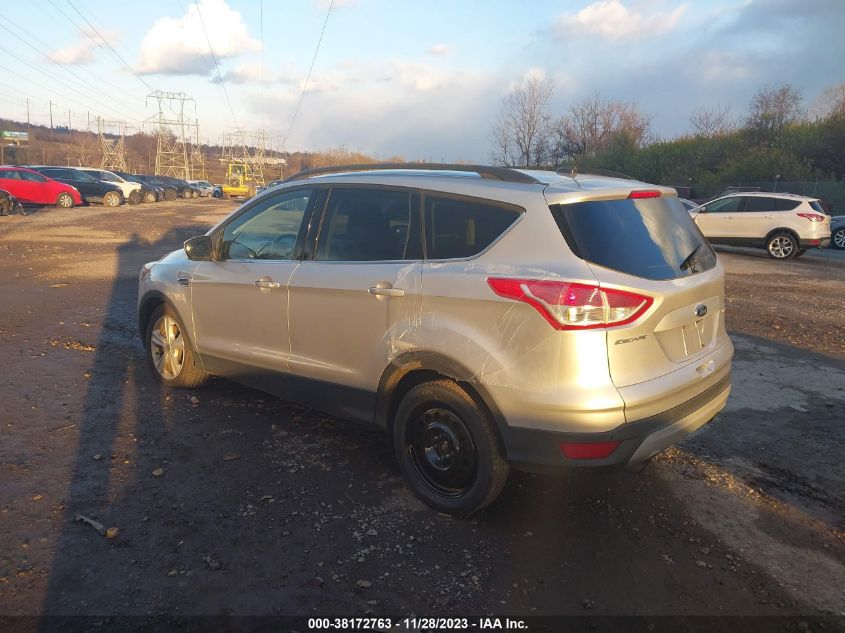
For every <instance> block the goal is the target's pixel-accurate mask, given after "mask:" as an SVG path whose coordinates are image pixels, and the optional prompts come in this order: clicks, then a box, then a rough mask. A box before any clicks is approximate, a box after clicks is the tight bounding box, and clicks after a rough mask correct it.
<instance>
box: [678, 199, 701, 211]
mask: <svg viewBox="0 0 845 633" xmlns="http://www.w3.org/2000/svg"><path fill="white" fill-rule="evenodd" d="M678 200H680V201H681V204H682V205H684V209H686V210H687V211H689V212H692V211H693V210H694V209H697V208H698V207H699V206H700V205H699V204H698V203H697V202H693V201H692V200H687V199H686V198H678Z"/></svg>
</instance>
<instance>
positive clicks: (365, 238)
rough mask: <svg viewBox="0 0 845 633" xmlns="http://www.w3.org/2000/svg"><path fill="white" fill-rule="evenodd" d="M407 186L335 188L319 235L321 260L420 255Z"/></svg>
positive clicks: (373, 258)
mask: <svg viewBox="0 0 845 633" xmlns="http://www.w3.org/2000/svg"><path fill="white" fill-rule="evenodd" d="M411 206H412V192H411V191H410V190H407V189H379V188H369V187H334V188H332V190H331V193H330V194H329V200H328V203H327V205H326V211H325V214H324V217H323V221H322V224H321V226H320V234H319V237H318V238H317V251H316V257H315V259H317V261H349V262H371V261H397V260H399V261H401V260H412V259H419V258H420V244H419V230H418V222H417V223H416V224H417V227H416V230H414V223H412V222H411V216H412V208H411Z"/></svg>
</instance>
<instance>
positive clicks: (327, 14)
mask: <svg viewBox="0 0 845 633" xmlns="http://www.w3.org/2000/svg"><path fill="white" fill-rule="evenodd" d="M333 6H334V0H331V2H329V9H328V11H326V19H325V20H324V21H323V29H322V30H321V31H320V37H319V39H318V40H317V47H316V48H315V49H314V57H312V58H311V66H310V67H309V68H308V74H307V75H306V76H305V83H304V84H303V85H302V92H300V93H299V101H297V102H296V110H294V111H293V117H292V118H291V120H290V126H289V127H288V131H287V134H285V138H284V139H282V147H281V149H282V150H284V149H285V145H286V144H287V142H288V137H289V136H290V133H291V130H293V125H294V123H296V116H297V115H298V114H299V108H300V106H301V105H302V98H303V97H304V96H305V91H306V90H307V89H308V82H309V81H310V80H311V71H312V70H314V63H315V62H316V61H317V53H319V52H320V44H321V43H322V42H323V34H324V33H325V32H326V25H327V24H328V23H329V16H330V15H331V14H332V7H333Z"/></svg>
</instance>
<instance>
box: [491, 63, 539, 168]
mask: <svg viewBox="0 0 845 633" xmlns="http://www.w3.org/2000/svg"><path fill="white" fill-rule="evenodd" d="M553 90H554V84H553V83H552V81H551V80H549V79H541V78H540V77H536V76H530V77H528V78H527V79H526V80H525V82H524V83H523V85H522V86H519V87H518V88H516V89H515V90H514V91H513V92H511V93H510V94H508V95H507V96H505V98H504V99H503V100H502V109H501V112H500V114H499V118H498V119H496V122H495V123H494V124H493V128H492V133H491V136H492V141H493V147H494V150H493V154H492V156H491V158H492V159H493V160H494V161H495V162H497V163H502V164H504V165H514V164H516V163H519V164H520V165H523V166H525V167H528V166H530V165H531V163H532V159H533V160H536V159H537V149H538V145H540V144H541V139H542V138H543V136H544V134H545V132H546V129H547V126H548V121H549V112H548V107H549V100H550V99H551V97H552V91H553Z"/></svg>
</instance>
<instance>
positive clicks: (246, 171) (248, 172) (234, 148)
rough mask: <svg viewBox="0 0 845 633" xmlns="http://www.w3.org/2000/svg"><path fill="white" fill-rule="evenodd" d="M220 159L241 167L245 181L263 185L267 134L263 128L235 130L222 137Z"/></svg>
mask: <svg viewBox="0 0 845 633" xmlns="http://www.w3.org/2000/svg"><path fill="white" fill-rule="evenodd" d="M224 139H225V140H224V147H223V157H222V161H223V162H224V163H227V164H228V165H230V166H232V165H236V166H240V167H242V172H243V178H244V180H245V181H247V182H250V183H253V184H254V185H255V186H257V187H263V186H264V164H265V162H266V157H265V154H266V151H267V150H266V144H267V135H266V133H265V132H264V130H255V131H249V130H235V131H234V132H230V133H228V134H226V135H225V137H224Z"/></svg>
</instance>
